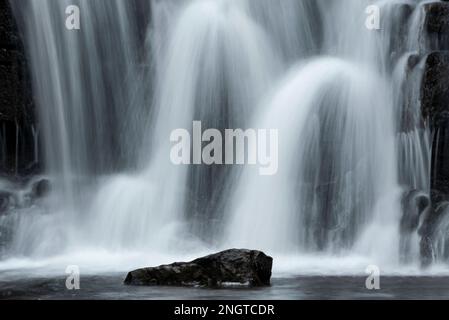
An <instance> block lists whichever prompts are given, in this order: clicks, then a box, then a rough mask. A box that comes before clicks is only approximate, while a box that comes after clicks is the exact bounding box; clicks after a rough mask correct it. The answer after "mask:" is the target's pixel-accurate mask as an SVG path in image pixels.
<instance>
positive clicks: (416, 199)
mask: <svg viewBox="0 0 449 320" xmlns="http://www.w3.org/2000/svg"><path fill="white" fill-rule="evenodd" d="M429 205H430V199H429V197H428V196H427V195H426V194H424V193H423V192H421V191H418V190H412V191H409V192H408V193H406V194H405V195H404V197H403V198H402V217H401V222H400V228H401V232H414V231H416V230H417V229H418V225H419V218H420V216H421V214H422V213H423V212H424V210H426V208H427V207H428V206H429Z"/></svg>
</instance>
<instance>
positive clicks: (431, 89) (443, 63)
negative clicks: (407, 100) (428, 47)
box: [421, 51, 449, 126]
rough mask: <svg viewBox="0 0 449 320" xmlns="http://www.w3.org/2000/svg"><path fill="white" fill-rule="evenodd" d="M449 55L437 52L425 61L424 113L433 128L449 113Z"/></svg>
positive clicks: (423, 79) (422, 89) (422, 92)
mask: <svg viewBox="0 0 449 320" xmlns="http://www.w3.org/2000/svg"><path fill="white" fill-rule="evenodd" d="M448 83H449V53H447V52H441V51H435V52H432V53H430V54H429V55H428V56H427V58H426V61H425V66H424V73H423V78H422V88H421V99H422V113H423V116H424V118H428V119H429V120H430V122H431V124H432V125H433V126H438V124H439V121H440V118H441V116H442V115H443V113H444V112H447V111H449V86H448Z"/></svg>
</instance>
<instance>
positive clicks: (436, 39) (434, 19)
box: [424, 2, 449, 50]
mask: <svg viewBox="0 0 449 320" xmlns="http://www.w3.org/2000/svg"><path fill="white" fill-rule="evenodd" d="M424 11H425V21H424V31H425V32H426V34H427V38H428V45H429V46H430V48H431V49H432V50H448V49H449V3H447V2H446V3H445V2H433V3H428V4H425V5H424Z"/></svg>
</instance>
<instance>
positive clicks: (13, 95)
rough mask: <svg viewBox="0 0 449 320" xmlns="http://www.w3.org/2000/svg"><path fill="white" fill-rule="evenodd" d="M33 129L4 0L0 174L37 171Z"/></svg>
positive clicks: (26, 81)
mask: <svg viewBox="0 0 449 320" xmlns="http://www.w3.org/2000/svg"><path fill="white" fill-rule="evenodd" d="M36 130H37V125H36V121H35V116H34V104H33V98H32V93H31V79H30V76H29V73H28V68H27V61H26V57H25V53H24V49H23V46H22V42H21V40H20V34H19V31H18V29H17V25H16V23H15V20H14V18H13V14H12V11H11V8H10V6H9V2H8V0H0V150H1V153H0V174H1V173H3V174H6V175H8V176H13V175H27V174H30V173H34V171H36V170H38V169H37V167H38V166H37V163H36V162H37V161H36V160H37V159H35V155H36V150H35V149H36V148H37V144H36V139H35V134H36V132H37V131H36Z"/></svg>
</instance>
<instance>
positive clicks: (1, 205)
mask: <svg viewBox="0 0 449 320" xmlns="http://www.w3.org/2000/svg"><path fill="white" fill-rule="evenodd" d="M11 199H12V195H11V194H10V193H9V192H6V191H0V216H1V215H2V214H5V213H6V212H7V211H8V209H9V207H10V203H11Z"/></svg>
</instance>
